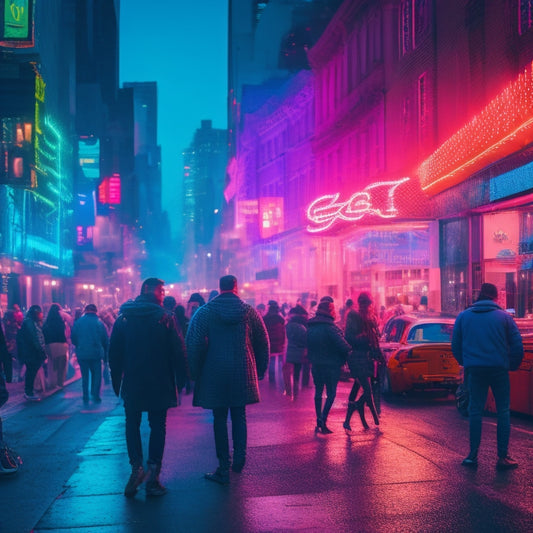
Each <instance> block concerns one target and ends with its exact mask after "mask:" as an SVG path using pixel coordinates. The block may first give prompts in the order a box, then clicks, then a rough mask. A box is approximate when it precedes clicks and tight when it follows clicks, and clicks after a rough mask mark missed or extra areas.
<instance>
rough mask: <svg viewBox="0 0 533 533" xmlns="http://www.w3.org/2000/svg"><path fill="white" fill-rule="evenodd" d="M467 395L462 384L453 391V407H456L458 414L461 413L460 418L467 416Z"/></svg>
mask: <svg viewBox="0 0 533 533" xmlns="http://www.w3.org/2000/svg"><path fill="white" fill-rule="evenodd" d="M469 400H470V398H469V395H468V390H467V388H466V387H465V385H464V383H461V384H460V385H459V386H458V387H457V388H456V389H455V405H456V407H457V410H458V411H459V413H461V415H462V416H468V403H469Z"/></svg>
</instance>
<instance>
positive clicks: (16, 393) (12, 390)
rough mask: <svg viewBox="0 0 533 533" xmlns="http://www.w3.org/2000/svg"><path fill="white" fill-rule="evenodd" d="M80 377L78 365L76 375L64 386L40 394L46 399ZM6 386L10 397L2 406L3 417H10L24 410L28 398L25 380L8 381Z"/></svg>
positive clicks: (75, 368)
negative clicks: (26, 397) (25, 394)
mask: <svg viewBox="0 0 533 533" xmlns="http://www.w3.org/2000/svg"><path fill="white" fill-rule="evenodd" d="M80 378H81V373H80V368H79V366H78V365H76V366H75V367H74V375H72V376H71V377H69V378H67V379H66V380H65V382H64V385H63V387H55V388H53V389H47V390H45V391H44V392H40V393H39V394H38V396H40V397H41V399H43V400H44V399H45V398H48V397H49V396H52V394H55V393H56V392H58V391H60V390H62V389H63V388H64V387H66V386H67V385H70V384H71V383H74V381H78V380H79V379H80ZM6 386H7V391H8V392H9V399H8V401H7V403H6V404H5V405H4V406H3V407H2V418H5V419H7V418H9V417H10V416H12V415H14V414H15V413H18V412H19V411H20V410H22V408H23V406H24V404H25V403H26V402H28V400H26V399H25V398H24V381H19V382H17V383H6Z"/></svg>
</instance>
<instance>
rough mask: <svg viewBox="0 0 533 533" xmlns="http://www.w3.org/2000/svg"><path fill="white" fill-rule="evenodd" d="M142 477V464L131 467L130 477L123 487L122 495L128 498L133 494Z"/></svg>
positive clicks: (143, 475) (142, 479)
mask: <svg viewBox="0 0 533 533" xmlns="http://www.w3.org/2000/svg"><path fill="white" fill-rule="evenodd" d="M144 477H145V474H144V470H143V467H142V466H138V467H134V468H132V469H131V475H130V479H128V483H127V484H126V488H125V489H124V496H126V497H128V498H131V497H132V496H135V494H136V493H137V488H138V487H139V485H141V484H142V482H143V481H144Z"/></svg>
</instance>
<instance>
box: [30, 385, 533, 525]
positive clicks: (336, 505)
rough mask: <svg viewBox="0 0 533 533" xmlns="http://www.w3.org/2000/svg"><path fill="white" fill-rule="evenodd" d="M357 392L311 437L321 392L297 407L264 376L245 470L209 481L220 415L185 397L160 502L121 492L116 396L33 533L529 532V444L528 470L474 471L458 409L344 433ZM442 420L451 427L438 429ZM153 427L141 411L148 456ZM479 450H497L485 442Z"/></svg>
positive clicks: (394, 418) (170, 439)
mask: <svg viewBox="0 0 533 533" xmlns="http://www.w3.org/2000/svg"><path fill="white" fill-rule="evenodd" d="M350 385H351V384H350V383H340V384H339V389H338V396H337V400H336V402H335V404H334V406H333V409H332V412H331V427H332V429H333V430H334V433H333V434H332V435H321V434H318V435H316V434H315V433H314V431H313V428H314V425H315V415H314V407H313V393H314V391H313V389H305V390H303V391H302V393H301V395H300V397H299V398H298V400H297V401H295V402H291V401H289V400H288V399H287V398H286V397H285V396H282V395H281V392H280V391H279V390H276V389H275V388H273V387H271V386H269V384H268V383H267V382H264V381H263V382H261V384H260V388H261V396H262V401H261V403H260V404H256V405H252V406H249V408H248V409H247V419H248V445H249V446H248V452H249V453H248V459H247V463H246V468H245V470H244V471H243V472H242V473H241V474H235V473H233V472H232V473H231V483H230V485H229V486H220V485H217V484H216V483H212V482H210V481H207V480H205V479H204V476H203V474H204V472H208V471H212V470H213V469H214V468H216V465H217V460H216V456H215V450H214V438H213V428H212V414H211V412H210V411H206V410H203V409H200V408H197V407H192V405H191V403H192V395H187V396H184V397H183V401H182V406H181V407H179V408H177V409H171V410H170V411H169V416H168V421H167V439H166V442H167V444H166V448H165V457H164V465H163V471H162V475H161V478H162V482H163V483H164V485H166V486H167V487H168V489H169V492H168V494H167V495H165V496H163V497H161V498H146V496H145V494H144V490H143V488H142V487H141V489H140V490H139V493H138V495H137V496H136V497H135V498H125V497H124V495H123V490H124V485H125V482H126V480H127V479H128V476H129V473H130V467H129V464H128V456H127V450H126V443H125V438H124V409H123V406H122V404H121V402H117V400H116V398H115V397H114V396H113V393H112V390H111V389H110V388H107V389H106V390H105V391H104V392H105V394H104V395H103V400H104V401H103V405H102V407H99V409H100V408H101V409H104V410H105V409H106V408H107V409H108V410H107V413H106V416H105V418H103V420H102V423H101V424H100V425H99V427H98V429H97V430H96V431H95V432H94V433H93V435H92V437H91V438H90V439H89V441H87V442H86V443H85V445H84V446H83V447H81V448H80V451H79V452H78V453H79V457H80V459H81V462H80V464H79V467H78V468H77V470H76V471H75V472H74V473H73V475H72V476H71V477H70V478H69V479H68V481H66V482H65V484H64V489H63V490H62V491H61V493H60V494H58V495H57V497H56V498H55V500H54V502H53V504H52V505H51V506H50V507H48V509H47V511H46V512H45V513H44V515H42V517H41V519H40V520H39V521H38V523H37V524H36V526H35V528H34V531H35V532H36V533H38V532H43V533H44V532H46V531H52V530H53V531H58V532H59V531H61V532H62V533H66V532H72V533H74V532H80V531H85V532H90V531H98V533H132V532H133V533H136V532H139V533H141V532H142V533H144V532H146V531H152V532H154V533H158V532H163V531H164V532H167V531H169V532H189V531H194V532H195V533H202V532H217V533H225V532H228V533H230V532H231V533H251V532H253V533H255V532H273V531H283V532H285V531H307V532H315V531H316V532H328V533H330V532H342V533H348V532H349V533H355V532H361V533H362V532H365V533H366V532H389V531H396V532H402V533H403V532H409V533H411V532H414V531H428V532H429V531H431V532H437V531H438V532H444V531H446V532H448V531H473V532H478V531H487V530H490V531H494V532H505V533H507V532H509V533H510V532H513V533H516V532H522V531H523V532H525V531H531V526H533V513H532V512H531V509H530V508H529V504H528V501H530V500H529V497H530V494H531V487H529V488H526V487H527V483H528V479H529V473H530V472H529V471H530V467H529V465H528V462H527V460H526V459H525V455H526V452H527V450H526V449H524V448H522V449H521V450H519V449H518V447H517V449H516V451H517V452H518V457H517V459H518V460H519V461H521V465H523V466H522V467H521V469H519V471H515V472H503V473H501V472H498V471H496V470H495V469H494V465H493V462H492V461H490V462H487V461H485V457H483V459H484V461H483V463H484V464H483V465H482V466H480V468H479V471H478V472H470V471H465V469H464V468H463V467H462V466H461V465H460V460H461V458H462V454H463V452H464V442H463V441H464V435H465V431H466V423H467V422H466V421H465V420H464V419H462V418H461V417H460V416H458V415H457V413H456V412H455V407H454V406H453V402H451V401H450V402H448V403H450V405H449V406H448V407H445V406H438V405H431V406H429V407H426V408H424V407H422V405H419V406H418V407H417V408H416V409H415V410H411V409H408V410H405V408H402V407H401V405H400V406H396V405H394V404H385V405H384V410H383V416H382V427H381V428H380V429H378V428H372V429H370V430H369V431H364V430H363V429H362V428H361V426H360V424H357V420H355V419H354V421H353V422H354V431H353V432H352V434H350V435H346V434H345V432H344V431H343V430H342V420H343V417H344V414H345V409H346V403H345V402H346V398H347V396H348V392H349V389H350ZM425 409H428V412H427V413H424V410H425ZM443 410H444V412H448V413H449V415H450V416H446V415H445V414H443V413H442V411H443ZM402 411H403V412H402ZM93 412H94V411H93ZM437 412H441V414H440V415H439V416H442V417H443V418H442V419H440V420H441V421H440V422H439V419H436V418H435V416H434V414H436V413H437ZM443 423H444V424H445V426H444V427H445V428H446V431H443V430H444V428H443V427H441V428H439V427H438V426H439V425H442V424H443ZM436 424H437V425H436ZM147 426H148V423H147V420H146V418H145V417H143V442H144V446H145V448H144V449H145V453H147V445H148V427H147ZM435 429H436V430H437V431H436V434H435ZM494 433H495V428H492V427H491V426H487V427H486V428H485V434H484V436H485V437H486V438H487V439H491V440H495V435H494ZM491 434H492V435H491ZM457 435H460V439H458V438H457ZM515 444H516V445H517V444H518V442H516V441H515ZM484 451H486V452H487V454H489V449H488V447H487V450H484ZM485 463H486V464H485ZM488 465H490V466H488Z"/></svg>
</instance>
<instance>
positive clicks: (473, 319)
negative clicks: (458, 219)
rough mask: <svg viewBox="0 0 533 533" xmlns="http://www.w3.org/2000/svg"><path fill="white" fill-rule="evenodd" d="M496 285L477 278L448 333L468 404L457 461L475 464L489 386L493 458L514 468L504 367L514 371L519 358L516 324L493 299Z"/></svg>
mask: <svg viewBox="0 0 533 533" xmlns="http://www.w3.org/2000/svg"><path fill="white" fill-rule="evenodd" d="M497 299H498V289H497V288H496V286H495V285H493V284H492V283H483V285H481V293H480V294H479V298H478V299H477V301H476V302H475V303H474V304H473V305H472V306H471V307H470V308H468V309H466V310H465V311H463V312H462V313H460V314H459V316H458V317H457V319H456V321H455V325H454V328H453V334H452V350H453V355H454V357H455V358H456V359H457V361H458V363H459V364H460V365H463V366H464V369H465V376H468V381H467V382H468V387H469V392H470V405H469V408H468V412H469V418H470V453H469V455H468V457H466V458H465V459H464V460H463V463H462V464H463V465H464V466H468V467H474V468H475V467H477V464H478V462H477V455H478V449H479V445H480V442H481V426H482V416H483V410H484V408H485V402H486V401H487V393H488V389H489V387H490V388H491V390H492V393H493V394H494V399H495V400H496V410H497V413H498V420H497V441H498V462H497V463H496V467H497V468H498V469H500V470H507V469H510V468H516V467H517V466H518V463H517V462H516V461H515V460H514V459H512V458H511V457H510V456H509V454H508V447H509V436H510V433H511V417H510V408H509V404H510V384H509V370H516V369H517V368H518V367H519V366H520V363H521V362H522V358H523V357H524V347H523V345H522V338H521V336H520V332H519V331H518V328H517V327H516V324H515V322H514V320H513V318H512V317H511V315H509V314H508V313H506V312H505V311H504V310H503V309H502V308H501V307H500V306H499V305H498V304H497V303H496V300H497Z"/></svg>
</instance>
